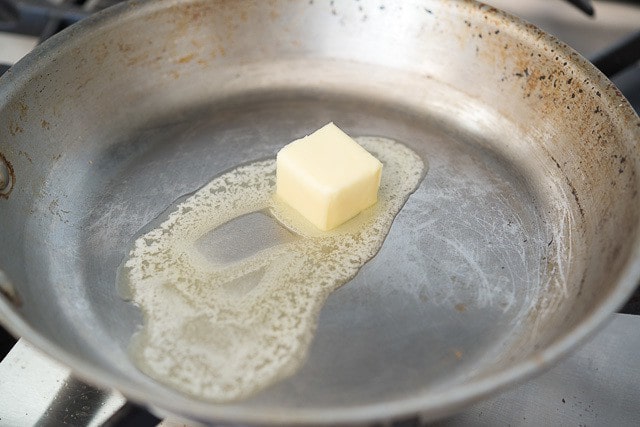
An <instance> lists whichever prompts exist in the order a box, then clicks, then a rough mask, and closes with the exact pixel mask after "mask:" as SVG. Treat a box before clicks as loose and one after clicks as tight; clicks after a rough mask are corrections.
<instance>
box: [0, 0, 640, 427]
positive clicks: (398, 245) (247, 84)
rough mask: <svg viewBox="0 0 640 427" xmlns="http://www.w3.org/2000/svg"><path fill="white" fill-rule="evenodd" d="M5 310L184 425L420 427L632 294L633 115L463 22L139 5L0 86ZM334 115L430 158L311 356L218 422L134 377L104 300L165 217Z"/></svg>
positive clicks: (636, 267)
mask: <svg viewBox="0 0 640 427" xmlns="http://www.w3.org/2000/svg"><path fill="white" fill-rule="evenodd" d="M0 94H1V95H2V96H1V97H0V153H1V154H2V166H0V173H1V174H2V177H3V179H2V181H4V186H3V187H4V188H3V190H1V192H2V195H3V196H2V199H0V230H1V231H0V233H1V234H0V235H1V236H2V244H1V245H0V269H1V270H2V272H3V273H2V275H0V279H1V280H0V282H1V284H0V287H1V288H2V289H3V292H2V293H3V295H4V297H3V298H2V299H1V300H0V313H2V316H3V317H4V318H5V319H6V320H5V323H6V325H7V327H8V328H10V329H11V330H12V331H14V332H15V333H17V334H19V335H21V336H23V337H25V338H26V339H28V340H29V341H31V342H32V343H34V344H35V345H36V346H38V347H40V348H41V349H43V350H44V351H46V352H47V353H49V354H50V355H52V356H53V357H55V358H57V359H59V360H61V361H62V362H64V363H66V364H68V365H69V366H71V367H72V368H73V369H74V370H75V372H76V373H77V374H78V375H79V376H81V377H82V378H83V379H85V380H87V381H89V382H92V383H94V384H97V385H102V386H109V387H113V388H116V389H118V390H120V391H121V392H123V393H124V394H125V395H126V396H128V397H129V398H131V399H133V400H136V401H140V402H144V403H146V404H148V405H151V406H154V407H157V408H161V409H164V410H166V411H169V412H174V413H178V414H181V415H185V416H187V417H191V418H194V419H200V420H225V421H242V422H259V423H283V422H290V423H311V422H313V423H329V422H367V421H372V420H378V421H379V420H386V419H394V418H398V417H403V416H406V415H410V414H416V413H420V414H423V415H424V416H425V417H426V418H435V417H438V416H441V415H444V414H447V413H450V412H452V411H455V410H456V409H458V408H460V407H461V406H463V405H465V404H467V403H469V402H471V401H473V400H476V399H480V398H482V397H483V396H486V395H488V394H489V393H491V392H494V391H497V390H499V389H500V388H502V387H505V386H507V385H508V384H511V383H513V382H515V381H517V380H521V379H524V378H526V377H527V376H530V375H533V374H534V373H536V372H539V371H540V370H542V369H544V368H545V367H546V366H549V365H550V364H551V363H552V362H553V361H555V360H557V359H558V358H559V357H560V356H561V355H563V354H565V353H566V352H568V351H569V350H570V349H571V348H572V347H574V346H575V345H577V344H578V343H579V342H580V341H581V340H583V339H585V338H586V336H587V335H588V334H589V333H591V332H593V331H594V330H595V329H596V328H597V327H598V326H599V325H601V324H603V322H604V321H605V320H606V318H607V316H608V315H609V314H610V313H611V312H613V311H614V310H615V308H616V307H617V306H618V305H619V304H621V303H622V302H623V301H624V299H625V298H626V296H628V295H629V293H630V292H631V291H632V289H633V288H634V287H635V285H636V283H637V279H638V277H639V276H640V274H639V273H640V263H639V262H638V224H639V221H638V219H639V215H640V210H639V209H638V208H639V204H638V198H637V190H638V184H639V178H638V176H637V170H638V166H639V163H638V162H639V159H638V149H637V143H638V141H639V140H640V127H639V120H638V117H637V116H636V115H635V114H634V113H633V112H632V110H631V108H630V107H629V105H628V104H627V103H626V101H625V100H624V99H623V98H622V97H621V95H620V94H619V93H618V92H617V91H616V89H615V87H613V86H612V85H611V84H610V83H609V82H608V81H607V80H606V78H604V77H603V76H602V75H601V74H600V73H598V72H597V71H596V70H595V69H594V68H593V67H592V66H591V65H590V64H588V63H587V62H586V61H585V60H584V59H582V58H580V57H579V56H578V55H577V54H576V53H575V52H573V51H572V50H570V49H569V48H567V47H566V46H564V45H562V44H561V43H559V42H557V41H555V40H554V39H552V38H550V37H549V36H547V35H545V34H543V33H541V32H540V31H538V30H537V29H535V28H533V27H531V26H528V25H526V24H525V23H523V22H522V21H519V20H516V19H514V18H512V17H509V16H506V15H504V14H502V13H500V12H498V11H496V10H493V9H491V8H488V7H486V6H482V5H480V4H477V3H473V2H438V1H426V0H425V1H407V2H402V3H401V4H398V3H380V2H367V1H360V2H334V3H333V4H331V3H329V2H318V1H314V2H286V1H273V2H251V1H239V2H229V1H202V0H201V1H154V2H150V1H149V2H134V3H129V4H126V5H123V6H120V7H116V8H114V9H112V10H109V11H107V12H105V13H103V14H101V15H100V16H97V17H96V18H90V19H88V20H87V21H84V22H82V23H81V24H80V25H78V26H75V27H73V28H72V29H70V30H69V31H66V32H64V33H63V34H61V35H59V36H57V37H55V38H54V39H52V40H51V41H49V42H47V43H45V44H43V45H42V46H41V47H39V48H38V49H37V50H36V51H34V52H33V53H32V54H31V55H29V56H28V57H27V58H26V59H25V60H23V61H21V62H20V63H19V64H17V65H16V66H15V67H14V68H13V69H12V70H11V71H10V72H9V73H8V74H7V75H6V76H4V77H2V79H0ZM330 120H333V121H335V122H336V123H338V124H339V125H341V126H342V127H343V128H344V129H345V130H347V131H348V132H349V133H351V134H352V135H380V136H385V137H391V138H394V139H398V140H400V141H402V142H404V143H405V144H407V145H409V146H410V147H412V148H413V149H414V150H416V151H417V152H418V153H420V154H421V156H423V158H424V159H425V160H426V161H427V162H428V163H429V171H428V173H427V176H426V177H425V179H424V181H423V182H422V183H421V185H420V187H419V188H418V190H417V191H416V193H414V195H413V196H412V197H411V198H410V199H409V201H408V202H407V204H406V205H405V207H404V209H403V211H402V212H401V213H400V215H399V216H398V217H397V218H396V220H395V223H394V226H393V228H392V230H391V232H390V233H389V235H388V237H387V240H386V241H385V244H384V246H383V248H382V250H381V251H380V253H379V254H378V255H377V256H376V257H375V258H374V259H373V260H371V261H370V262H369V263H368V264H367V265H366V266H365V267H364V268H363V269H362V270H361V271H360V273H359V274H358V276H357V277H356V278H355V279H354V280H353V281H352V282H351V283H349V284H347V285H345V286H344V287H343V288H341V289H340V290H338V291H336V292H335V293H334V294H332V295H331V297H330V298H329V299H328V301H327V303H326V305H325V307H324V309H323V311H322V313H321V315H320V318H319V323H318V330H317V333H316V337H315V340H314V342H313V344H312V347H311V349H310V354H309V358H308V360H307V362H306V364H305V365H304V366H303V368H302V369H301V370H300V371H299V372H298V373H297V374H296V375H294V376H293V377H291V378H289V379H287V380H285V381H283V382H281V383H279V384H277V385H275V386H273V387H271V388H269V389H267V390H265V391H264V392H262V393H260V394H258V395H256V396H255V397H253V398H250V399H248V400H245V401H239V402H237V403H234V404H227V405H214V404H211V403H206V402H202V401H198V400H197V399H192V398H188V397H185V396H183V395H180V394H178V393H176V392H174V391H172V390H169V389H166V388H164V387H162V386H160V385H158V384H157V383H155V382H153V381H152V380H150V379H149V378H147V377H145V376H144V375H142V374H141V373H139V372H138V371H137V370H136V369H135V367H134V366H133V365H132V364H131V362H130V360H129V357H128V355H127V352H126V346H127V344H128V342H129V338H130V336H131V334H132V333H133V332H134V331H135V329H136V327H137V326H138V325H139V324H140V322H141V318H140V315H139V313H138V311H137V310H136V308H135V307H133V306H131V305H130V304H128V303H126V302H124V301H122V300H121V299H120V298H119V297H118V296H117V294H116V289H115V272H116V268H117V266H118V264H119V263H120V261H121V260H122V258H123V256H124V255H125V252H126V249H127V247H128V245H129V243H130V242H131V239H132V238H133V236H135V235H136V233H137V232H138V231H139V230H140V229H141V228H142V227H144V226H145V225H146V224H147V223H148V222H149V221H151V220H152V219H153V218H155V217H156V216H157V215H158V214H159V213H161V212H162V211H163V210H164V209H165V208H166V207H167V206H168V205H170V204H171V202H172V201H173V200H175V199H176V198H178V197H180V196H182V195H184V194H186V193H189V192H191V191H194V190H196V189H197V188H199V187H200V186H202V185H203V184H205V183H206V182H207V181H208V180H209V179H210V178H212V177H213V176H215V175H217V174H220V173H221V172H222V171H225V170H227V169H229V168H231V167H233V166H235V165H237V164H240V163H243V162H246V161H249V160H253V159H259V158H264V157H269V156H273V155H274V154H275V152H276V151H277V150H278V148H279V147H281V146H282V145H283V144H285V143H286V142H288V141H291V140H293V139H295V138H297V137H299V136H301V135H303V134H305V133H308V132H309V131H310V130H313V129H315V128H317V127H319V126H320V125H322V124H324V123H326V122H327V121H330Z"/></svg>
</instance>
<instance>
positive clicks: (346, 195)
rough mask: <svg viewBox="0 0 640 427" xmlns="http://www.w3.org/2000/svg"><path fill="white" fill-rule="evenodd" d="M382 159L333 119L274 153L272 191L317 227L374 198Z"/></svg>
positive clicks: (326, 226) (342, 219) (359, 208)
mask: <svg viewBox="0 0 640 427" xmlns="http://www.w3.org/2000/svg"><path fill="white" fill-rule="evenodd" d="M381 173H382V163H380V161H379V160H378V159H376V158H375V157H373V156H372V155H371V154H369V152H368V151H367V150H365V149H364V148H362V147H361V146H360V145H359V144H358V143H357V142H355V141H354V140H353V139H351V138H350V137H349V135H347V134H346V133H344V132H343V131H342V130H340V129H339V128H338V127H337V126H336V125H334V124H333V123H329V124H328V125H326V126H324V127H322V128H320V129H318V130H317V131H315V132H314V133H312V134H311V135H309V136H305V137H304V138H301V139H298V140H296V141H293V142H292V143H290V144H288V145H286V146H285V147H283V148H282V149H281V150H280V152H278V156H277V160H276V187H277V189H276V194H277V195H278V196H279V197H280V198H281V199H282V200H284V201H285V202H286V203H288V204H289V205H290V206H291V207H293V208H294V209H295V210H297V211H298V212H299V213H300V214H302V215H303V216H304V217H305V218H306V219H307V220H309V222H311V223H312V224H313V225H315V226H316V227H318V228H319V229H321V230H325V231H326V230H331V229H332V228H335V227H337V226H339V225H340V224H342V223H344V222H345V221H347V220H349V219H351V218H353V217H354V216H356V215H357V214H359V213H360V212H362V211H363V210H364V209H366V208H368V207H369V206H371V205H373V204H375V203H376V201H377V200H378V187H380V176H381Z"/></svg>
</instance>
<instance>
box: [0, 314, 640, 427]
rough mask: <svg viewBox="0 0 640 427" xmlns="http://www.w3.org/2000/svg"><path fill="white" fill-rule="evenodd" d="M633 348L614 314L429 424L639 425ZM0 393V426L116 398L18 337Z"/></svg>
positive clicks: (50, 420) (54, 419)
mask: <svg viewBox="0 0 640 427" xmlns="http://www.w3.org/2000/svg"><path fill="white" fill-rule="evenodd" d="M638 348H640V317H637V316H629V315H623V314H616V315H614V316H613V318H612V320H611V322H610V323H609V324H608V325H607V326H606V327H605V328H604V329H603V330H602V331H601V332H600V333H599V334H598V335H597V336H596V337H595V338H594V339H593V340H592V341H591V342H589V343H587V344H586V345H585V346H584V347H582V348H581V349H580V350H578V351H577V352H576V353H575V354H573V355H572V356H571V357H569V358H568V359H566V360H564V361H563V362H561V363H559V364H558V365H557V366H556V367H555V368H553V369H552V370H550V371H549V372H547V373H546V374H543V375H541V376H540V377H538V378H536V379H534V380H531V381H529V382H527V383H525V384H523V385H521V386H519V387H517V388H515V389H513V390H509V391H507V392H505V393H503V394H501V395H500V396H498V397H495V398H493V399H489V400H486V401H483V402H481V403H478V404H476V405H474V406H472V407H470V408H469V409H466V410H465V411H463V412H461V413H460V414H458V415H456V416H454V417H452V418H449V419H447V420H443V421H441V422H439V423H437V425H439V426H445V427H449V426H494V425H507V424H510V425H520V426H538V425H575V424H582V425H594V424H596V425H616V426H626V425H629V426H631V425H640V410H639V409H638V407H637V402H639V401H640V383H639V382H638V381H637V378H636V376H634V375H629V372H633V371H634V370H635V369H637V367H638V366H640V352H638ZM0 396H3V399H0V425H39V426H50V425H51V426H53V425H61V424H64V423H66V424H69V425H87V426H98V425H102V423H103V422H104V421H105V420H107V419H108V417H109V416H110V415H111V414H112V413H114V412H116V411H117V410H118V409H119V408H120V407H121V406H122V405H123V403H124V399H123V398H122V396H120V395H119V394H117V393H113V392H107V391H101V390H96V389H94V388H92V387H90V386H87V385H84V384H82V383H80V382H79V381H77V380H75V379H71V378H70V377H69V371H68V370H67V369H65V368H62V367H60V366H59V365H58V364H57V363H55V362H53V361H51V360H50V359H48V358H47V357H44V356H41V355H40V354H39V353H38V352H37V351H36V350H35V349H33V348H32V347H31V346H29V345H28V344H26V343H25V342H24V341H20V342H19V343H18V344H17V345H16V346H15V347H14V349H13V350H12V351H11V353H10V354H9V355H8V356H7V359H6V360H5V361H3V363H2V364H0ZM52 396H55V397H53V398H52ZM414 424H415V425H419V424H420V423H419V422H417V421H416V422H415V423H414ZM414 424H410V425H414ZM186 425H188V426H190V427H194V426H196V425H199V424H195V423H194V424H186V421H184V420H178V419H173V418H169V419H167V420H165V421H164V422H162V423H161V426H164V427H177V426H186Z"/></svg>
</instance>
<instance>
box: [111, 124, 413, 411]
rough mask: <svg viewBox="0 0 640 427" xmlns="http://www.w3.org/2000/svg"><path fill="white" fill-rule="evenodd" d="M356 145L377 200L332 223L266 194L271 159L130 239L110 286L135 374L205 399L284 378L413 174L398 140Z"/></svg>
mask: <svg viewBox="0 0 640 427" xmlns="http://www.w3.org/2000/svg"><path fill="white" fill-rule="evenodd" d="M357 141H358V142H359V143H360V144H361V145H362V146H363V147H364V148H365V149H367V150H368V151H369V152H371V153H372V154H373V155H375V156H376V157H377V158H378V159H379V160H380V161H381V162H382V163H383V164H384V168H383V174H382V181H381V184H380V190H379V194H378V203H376V204H375V205H373V206H372V207H370V208H369V209H367V210H365V211H363V212H362V213H360V214H359V215H358V216H357V217H355V218H353V219H352V220H350V221H348V222H347V223H345V224H343V225H341V226H340V227H338V228H336V229H334V230H331V231H329V232H322V231H319V230H318V229H316V228H315V227H314V226H313V225H311V224H309V223H307V222H306V220H305V219H303V218H302V217H301V216H300V215H299V214H297V213H296V212H294V211H292V210H291V209H289V208H288V207H287V206H286V205H285V204H284V203H283V202H280V201H279V200H277V198H275V197H274V192H275V159H271V160H264V161H256V162H254V163H251V164H247V165H243V166H239V167H237V168H235V169H233V170H231V171H229V172H227V173H225V174H223V175H221V176H218V177H217V178H215V179H213V180H212V181H211V182H210V183H208V184H207V185H205V186H204V187H203V188H201V189H200V190H198V191H197V192H195V193H194V194H193V195H191V196H189V197H188V198H186V199H184V200H182V201H180V202H178V203H177V205H175V206H174V207H172V208H170V210H169V212H170V213H169V215H168V216H165V217H164V219H163V220H162V221H161V222H160V223H159V224H155V228H153V229H151V231H148V232H146V233H145V234H143V235H141V236H140V237H138V238H137V239H136V240H135V242H134V244H133V248H132V249H131V251H130V252H129V255H128V257H127V258H126V259H125V261H124V262H123V264H122V266H121V268H120V270H119V272H118V281H119V287H120V290H121V294H122V295H126V297H127V298H128V299H131V300H132V301H133V302H134V303H135V304H137V305H138V306H139V307H140V309H141V310H142V313H143V316H144V321H143V326H142V329H141V331H140V332H138V333H137V334H136V335H135V336H134V338H133V339H132V341H131V349H130V350H131V355H132V358H133V360H134V362H135V363H136V365H137V366H138V367H139V368H140V369H141V370H142V371H143V372H144V373H146V374H147V375H149V376H150V377H152V378H154V379H156V380H157V381H159V382H161V383H164V384H166V385H169V386H170V387H173V388H175V389H177V390H179V391H181V392H183V393H186V394H188V395H191V396H195V397H197V398H200V399H205V400H209V401H213V402H227V401H231V400H235V399H240V398H244V397H248V396H250V395H251V394H253V393H255V392H257V391H259V390H262V389H264V388H265V387H267V386H269V385H271V384H273V383H274V382H276V381H279V380H281V379H283V378H285V377H287V376H290V375H292V374H293V373H295V371H296V370H297V369H298V368H299V367H300V366H301V365H302V363H303V362H304V360H305V357H306V355H307V350H308V348H309V344H310V342H311V340H312V338H313V334H314V331H315V328H316V323H317V318H318V314H319V312H320V309H321V308H322V305H323V303H324V301H325V299H326V298H327V296H328V295H329V294H330V293H331V292H332V291H333V290H335V289H337V288H339V287H340V286H342V285H343V284H345V283H346V282H348V281H349V280H350V279H351V278H353V277H354V276H355V275H356V273H357V272H358V270H359V269H360V268H361V267H362V266H363V265H364V264H365V263H366V262H367V261H368V260H369V259H371V258H372V257H373V256H374V255H375V254H376V253H377V252H378V250H379V249H380V247H381V246H382V243H383V241H384V239H385V237H386V235H387V233H388V232H389V229H390V227H391V224H392V222H393V219H394V218H395V216H396V215H397V214H398V212H399V211H400V209H401V208H402V206H403V205H404V203H405V201H406V200H407V198H408V197H409V195H410V194H411V193H412V192H413V191H414V190H415V188H416V187H417V185H418V183H419V182H420V181H421V179H422V177H423V176H424V173H425V165H424V163H423V161H422V160H421V159H420V157H419V156H418V155H417V154H416V153H415V152H413V151H412V150H411V149H409V148H408V147H406V146H405V145H402V144H400V143H398V142H395V141H393V140H389V139H385V138H376V137H360V138H357ZM234 224H235V225H234ZM152 225H154V224H152ZM252 227H253V228H256V229H257V230H258V232H256V233H254V231H252ZM265 242H266V243H265Z"/></svg>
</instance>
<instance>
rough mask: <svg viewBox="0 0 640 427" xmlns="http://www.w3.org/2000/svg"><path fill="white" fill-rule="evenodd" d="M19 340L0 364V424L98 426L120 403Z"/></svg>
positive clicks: (111, 394)
mask: <svg viewBox="0 0 640 427" xmlns="http://www.w3.org/2000/svg"><path fill="white" fill-rule="evenodd" d="M69 372H70V371H69V369H68V368H65V367H62V366H61V365H59V364H58V363H56V362H54V361H52V360H51V359H49V358H48V357H46V356H43V355H42V354H41V353H40V352H38V351H37V350H36V349H35V348H33V347H32V346H31V345H29V344H27V343H26V342H25V341H24V340H20V341H19V342H18V344H16V345H15V346H14V347H13V349H12V350H11V352H10V353H9V354H8V355H7V356H6V357H5V359H4V360H3V361H2V363H1V364H0V396H2V399H0V425H8V426H27V425H38V426H56V425H64V424H66V425H82V426H99V425H102V424H103V423H104V421H105V420H106V419H108V417H109V416H110V415H111V414H112V413H113V412H115V411H116V410H117V409H118V408H119V407H120V406H122V405H123V404H124V399H123V398H122V396H120V395H119V394H118V393H114V392H110V391H103V390H98V389H95V388H93V387H91V386H88V385H86V384H83V383H81V382H80V381H78V380H76V379H75V378H73V377H71V376H70V375H69Z"/></svg>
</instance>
